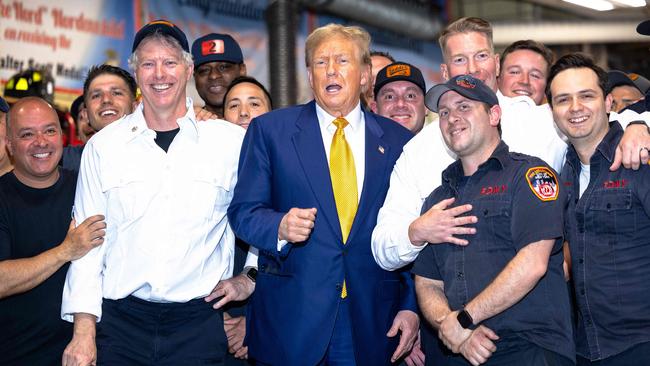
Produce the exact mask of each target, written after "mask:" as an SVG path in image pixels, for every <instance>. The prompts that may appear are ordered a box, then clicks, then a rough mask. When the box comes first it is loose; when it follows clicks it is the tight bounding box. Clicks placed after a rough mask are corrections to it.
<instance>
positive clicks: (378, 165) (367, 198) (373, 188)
mask: <svg viewBox="0 0 650 366" xmlns="http://www.w3.org/2000/svg"><path fill="white" fill-rule="evenodd" d="M364 116H365V124H366V126H365V128H366V168H365V173H364V178H363V189H362V191H361V199H360V200H359V207H358V208H357V215H356V216H355V218H354V222H353V223H352V229H351V230H350V239H353V238H354V235H355V234H356V232H357V231H359V230H360V227H363V220H365V219H366V216H368V215H367V213H368V212H371V211H372V207H373V205H376V204H378V203H377V202H375V201H376V199H377V194H378V193H379V191H381V189H382V187H384V182H383V180H384V178H383V177H384V175H385V174H386V173H385V172H386V169H387V168H388V161H389V160H390V159H388V156H389V150H390V146H388V144H386V143H385V142H384V141H383V139H382V136H383V135H384V130H383V129H382V128H381V127H380V126H379V123H377V120H376V119H375V117H374V116H373V115H372V114H371V113H369V112H367V111H365V110H364ZM379 204H380V205H381V204H383V202H380V203H379ZM371 229H372V228H371ZM350 239H348V242H350V241H351V240H350Z"/></svg>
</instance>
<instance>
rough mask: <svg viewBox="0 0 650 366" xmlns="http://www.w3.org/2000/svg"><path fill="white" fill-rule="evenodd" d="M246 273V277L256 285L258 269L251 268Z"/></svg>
mask: <svg viewBox="0 0 650 366" xmlns="http://www.w3.org/2000/svg"><path fill="white" fill-rule="evenodd" d="M244 273H245V274H246V277H248V278H249V279H250V280H251V281H253V283H255V280H256V279H257V268H255V267H250V268H247V269H246V270H245V271H244Z"/></svg>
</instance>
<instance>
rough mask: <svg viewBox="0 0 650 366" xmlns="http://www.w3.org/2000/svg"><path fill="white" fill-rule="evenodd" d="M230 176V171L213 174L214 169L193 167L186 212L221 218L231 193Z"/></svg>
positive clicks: (214, 218) (210, 217) (206, 217)
mask: <svg viewBox="0 0 650 366" xmlns="http://www.w3.org/2000/svg"><path fill="white" fill-rule="evenodd" d="M231 176H232V175H231V173H227V174H215V172H214V169H212V170H210V169H206V168H205V167H202V166H196V167H193V169H192V170H191V173H190V182H189V185H190V187H189V189H190V191H189V196H188V198H187V200H186V205H185V208H186V210H187V212H191V213H192V215H194V216H196V217H201V218H203V219H206V220H219V219H221V218H223V217H224V215H225V213H226V210H227V209H228V205H229V204H230V201H231V199H232V194H233V192H232V191H233V188H234V187H232V179H231Z"/></svg>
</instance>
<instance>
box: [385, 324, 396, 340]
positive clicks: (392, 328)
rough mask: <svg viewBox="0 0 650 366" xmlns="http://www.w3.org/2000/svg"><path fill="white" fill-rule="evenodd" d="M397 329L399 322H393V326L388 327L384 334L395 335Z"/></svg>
mask: <svg viewBox="0 0 650 366" xmlns="http://www.w3.org/2000/svg"><path fill="white" fill-rule="evenodd" d="M398 331H399V322H393V326H392V327H390V329H389V330H388V333H386V336H388V337H395V336H396V335H397V332H398Z"/></svg>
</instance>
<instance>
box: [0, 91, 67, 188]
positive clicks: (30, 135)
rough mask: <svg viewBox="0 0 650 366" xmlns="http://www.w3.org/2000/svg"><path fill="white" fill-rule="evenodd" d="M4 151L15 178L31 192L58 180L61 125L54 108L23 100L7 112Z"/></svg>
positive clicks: (31, 99) (36, 99)
mask: <svg viewBox="0 0 650 366" xmlns="http://www.w3.org/2000/svg"><path fill="white" fill-rule="evenodd" d="M9 113H11V115H10V125H9V129H8V131H7V148H8V150H9V154H11V156H12V158H13V160H14V174H15V175H16V177H17V178H18V180H20V181H21V182H22V183H23V184H25V185H27V186H29V187H32V188H47V187H50V186H52V185H53V184H54V183H56V181H57V180H58V179H59V170H58V168H57V166H58V163H59V160H61V154H62V152H63V142H62V141H63V140H62V136H61V125H60V124H59V118H58V116H57V114H56V111H55V110H54V108H52V107H51V106H50V105H49V104H47V103H46V102H45V101H44V100H41V99H38V98H25V100H21V101H19V102H18V103H16V105H15V106H14V108H13V109H11V111H10V112H9Z"/></svg>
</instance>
